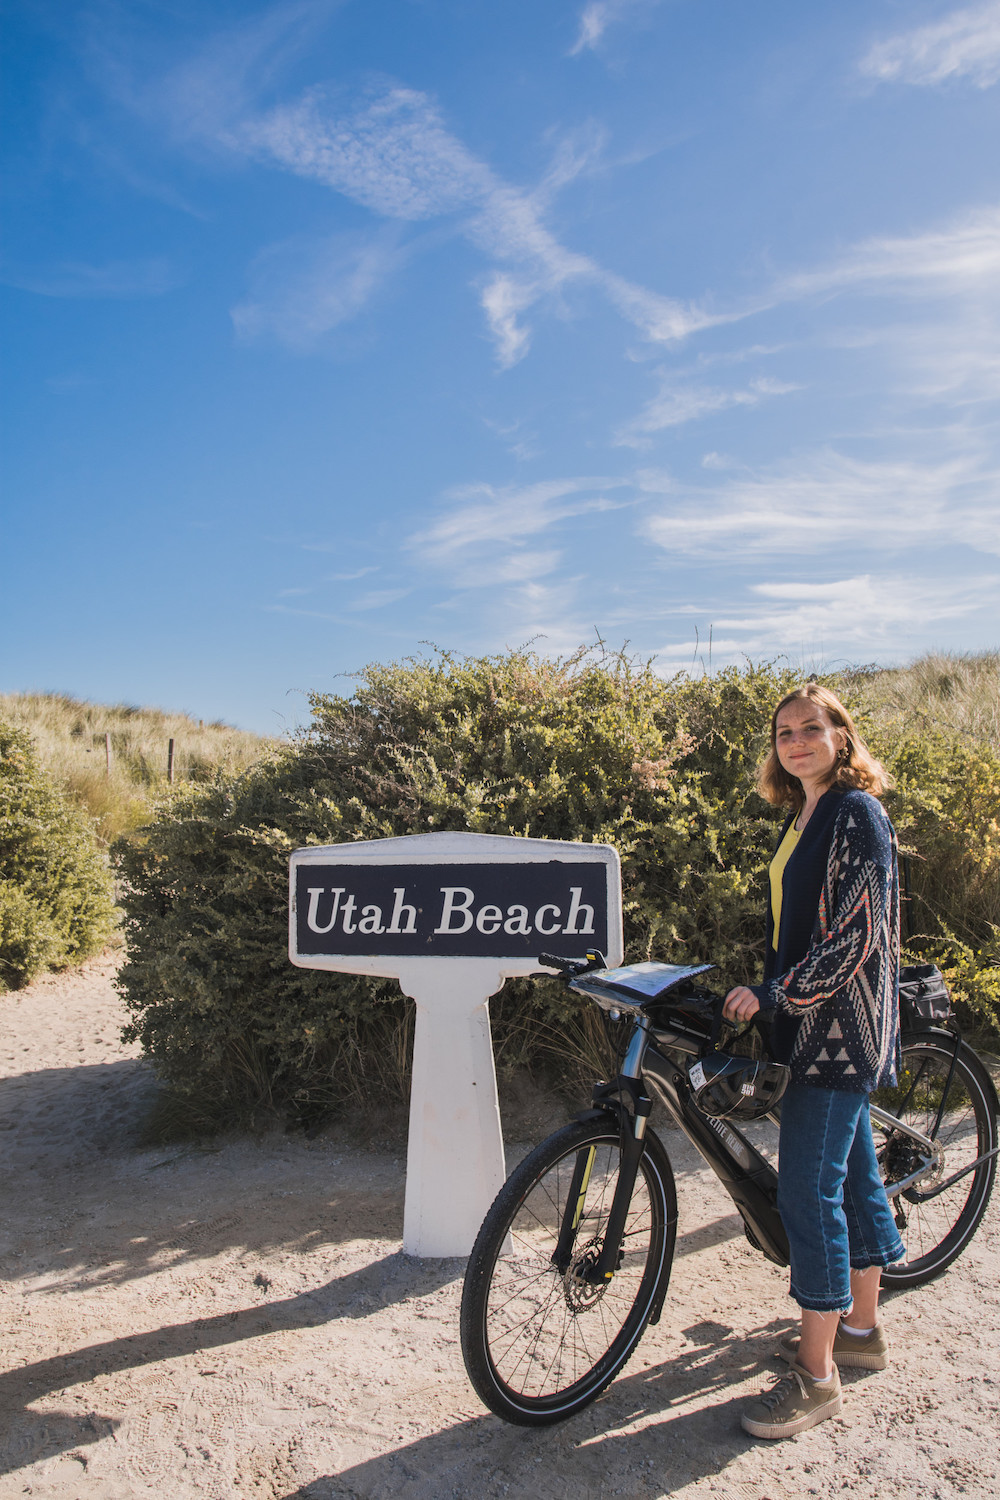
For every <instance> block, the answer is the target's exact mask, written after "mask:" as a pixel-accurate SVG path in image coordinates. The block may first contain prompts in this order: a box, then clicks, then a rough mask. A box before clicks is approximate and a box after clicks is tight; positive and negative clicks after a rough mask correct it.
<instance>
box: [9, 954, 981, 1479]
mask: <svg viewBox="0 0 1000 1500" xmlns="http://www.w3.org/2000/svg"><path fill="white" fill-rule="evenodd" d="M112 978H113V966H112V964H111V963H109V962H107V961H103V962H102V961H98V962H96V963H94V964H91V965H89V966H88V967H87V968H85V969H84V970H83V971H81V972H80V973H77V974H73V975H70V976H63V977H59V978H48V979H45V980H43V981H42V982H40V983H38V984H36V985H34V986H33V987H32V988H31V989H30V990H27V991H25V992H23V993H22V994H20V995H12V996H2V997H0V1192H2V1198H3V1205H4V1208H3V1223H2V1242H0V1309H2V1315H3V1327H4V1340H3V1351H4V1352H3V1359H2V1367H3V1371H4V1373H3V1374H2V1375H0V1429H2V1430H0V1497H3V1500H7V1497H13V1496H22V1495H33V1496H38V1497H45V1500H49V1497H51V1500H56V1497H60V1500H63V1497H65V1500H81V1497H82V1500H132V1497H140V1496H142V1497H145V1496H153V1495H156V1496H159V1497H161V1500H186V1497H188V1496H191V1497H195V1496H197V1497H219V1500H230V1497H238V1500H245V1497H258V1496H259V1497H261V1500H293V1497H296V1500H333V1497H348V1496H350V1497H365V1500H369V1497H371V1500H375V1497H383V1496H386V1497H388V1496H393V1497H400V1500H424V1497H427V1500H443V1497H450V1496H458V1497H463V1500H464V1497H473V1496H474V1497H477V1500H478V1497H480V1496H484V1497H485V1496H490V1497H493V1496H496V1497H503V1496H506V1497H510V1500H515V1497H517V1500H519V1497H521V1496H526V1497H527V1496H531V1497H538V1500H605V1497H609V1496H612V1495H624V1496H629V1497H642V1500H645V1497H659V1496H663V1495H666V1494H670V1495H677V1496H682V1497H684V1500H691V1497H695V1496H698V1497H702V1496H708V1495H715V1496H720V1497H731V1500H737V1497H738V1500H778V1497H779V1496H781V1497H783V1500H785V1497H789V1496H793V1497H798V1496H806V1495H809V1496H811V1495H819V1496H833V1495H834V1494H836V1495H842V1494H844V1493H853V1492H856V1493H857V1494H859V1495H864V1496H869V1495H872V1494H878V1495H879V1497H880V1500H895V1497H899V1500H903V1497H905V1500H909V1497H912V1496H927V1497H935V1500H936V1497H941V1500H950V1497H952V1496H974V1497H987V1496H989V1497H993V1496H995V1495H996V1494H998V1493H1000V1464H998V1447H1000V1444H998V1439H1000V1237H998V1234H997V1228H998V1212H1000V1204H998V1203H997V1202H996V1201H994V1203H993V1204H992V1205H991V1208H990V1211H989V1214H988V1217H987V1219H986V1221H985V1222H984V1224H983V1226H982V1227H981V1229H980V1231H979V1234H978V1236H977V1237H976V1239H975V1241H974V1242H973V1244H972V1247H971V1248H970V1250H969V1251H968V1252H967V1253H966V1255H965V1256H964V1257H963V1258H962V1259H961V1261H959V1262H958V1264H957V1265H956V1266H955V1267H954V1268H953V1269H952V1271H951V1272H950V1273H949V1274H948V1275H947V1276H945V1277H944V1278H943V1279H941V1280H940V1281H938V1282H936V1283H934V1284H932V1285H931V1286H929V1287H926V1288H922V1289H917V1290H915V1291H911V1292H909V1293H906V1294H902V1295H897V1296H894V1297H891V1298H890V1299H888V1302H887V1307H886V1321H887V1323H888V1325H889V1327H890V1331H891V1335H892V1338H893V1341H894V1345H895V1350H896V1354H897V1359H896V1362H895V1364H894V1365H893V1366H892V1368H890V1369H889V1370H888V1371H886V1372H885V1373H883V1374H880V1375H862V1374H860V1373H855V1374H848V1375H847V1376H846V1377H845V1387H846V1393H845V1394H846V1399H845V1409H844V1414H843V1417H842V1418H838V1419H835V1420H832V1421H829V1422H826V1423H824V1424H823V1425H822V1426H821V1427H818V1428H816V1429H814V1430H813V1431H812V1432H808V1433H803V1434H801V1435H800V1436H799V1437H797V1438H794V1439H792V1440H791V1441H789V1442H784V1443H776V1444H769V1445H768V1444H758V1443H754V1442H753V1441H752V1440H750V1439H748V1438H747V1437H746V1436H745V1435H744V1434H743V1433H742V1432H741V1430H740V1427H739V1421H738V1414H739V1410H740V1407H741V1404H742V1402H743V1401H744V1400H745V1398H746V1396H747V1394H748V1393H750V1392H752V1391H753V1390H755V1389H757V1388H758V1387H759V1386H760V1384H761V1383H762V1381H763V1380H764V1378H765V1377H770V1376H771V1375H772V1374H773V1372H774V1371H775V1370H776V1369H777V1368H778V1365H777V1362H776V1361H775V1360H774V1359H773V1357H772V1355H771V1350H772V1348H773V1342H774V1336H775V1333H776V1332H778V1331H781V1330H783V1329H784V1328H786V1327H788V1326H789V1324H790V1322H791V1318H792V1310H793V1309H792V1304H791V1303H790V1301H789V1299H788V1297H787V1295H786V1291H785V1275H784V1274H783V1273H782V1272H780V1271H778V1270H777V1269H776V1268H775V1267H772V1266H770V1265H769V1264H768V1263H767V1262H766V1261H764V1260H763V1259H762V1258H761V1257H760V1256H759V1255H756V1254H755V1253H754V1252H752V1251H751V1250H750V1249H749V1247H748V1246H747V1244H746V1242H745V1240H744V1239H743V1237H742V1234H741V1232H740V1226H739V1222H738V1220H737V1219H736V1217H735V1216H734V1214H733V1213H732V1212H731V1211H730V1204H729V1200H728V1199H727V1198H725V1197H724V1196H723V1195H722V1194H721V1192H720V1191H719V1189H718V1188H717V1187H716V1186H715V1184H714V1182H713V1180H712V1179H711V1177H710V1175H709V1174H708V1172H707V1171H705V1170H704V1168H702V1167H701V1164H700V1162H699V1161H698V1160H697V1159H696V1158H694V1157H693V1156H692V1154H691V1153H690V1151H689V1150H688V1149H686V1148H685V1147H684V1146H683V1143H681V1142H680V1141H679V1140H678V1137H677V1136H676V1135H674V1134H671V1135H668V1136H667V1141H668V1146H669V1149H670V1151H671V1154H672V1156H673V1158H674V1161H675V1167H676V1169H677V1172H678V1179H679V1181H678V1186H679V1191H680V1198H681V1222H680V1244H679V1255H678V1259H677V1261H676V1263H675V1268H674V1276H673V1280H672V1283H671V1290H670V1295H669V1297H668V1302H667V1307H666V1310H665V1313H664V1317H663V1320H662V1322H661V1323H660V1325H659V1326H658V1327H657V1328H655V1329H651V1330H650V1331H649V1332H648V1334H647V1335H646V1337H645V1339H644V1340H643V1342H642V1344H641V1345H640V1347H639V1350H638V1352H637V1354H636V1356H635V1357H634V1358H633V1360H632V1362H631V1363H630V1364H629V1366H628V1367H627V1368H626V1370H625V1372H624V1373H623V1375H622V1376H621V1377H620V1378H619V1379H618V1381H616V1382H615V1384H614V1385H613V1386H612V1387H611V1389H610V1390H609V1392H608V1393H607V1394H606V1396H605V1397H604V1398H603V1399H602V1400H600V1401H599V1402H597V1403H596V1404H595V1405H593V1406H592V1407H591V1408H590V1409H589V1410H588V1411H587V1412H585V1413H584V1414H582V1415H581V1416H579V1417H577V1418H575V1419H573V1420H571V1421H569V1422H567V1423H565V1424H563V1425H562V1426H559V1427H557V1428H552V1429H548V1430H540V1431H535V1430H529V1429H516V1428H512V1427H508V1426H506V1425H504V1424H503V1423H502V1422H500V1421H499V1420H497V1419H496V1418H495V1417H493V1416H491V1415H488V1414H486V1413H484V1411H483V1409H482V1407H481V1406H480V1405H479V1402H478V1401H477V1399H476V1397H475V1395H474V1394H473V1392H472V1391H471V1389H470V1388H469V1386H468V1384H467V1382H466V1379H465V1374H464V1370H463V1366H462V1360H461V1355H460V1352H459V1348H458V1342H457V1308H458V1301H459V1296H460V1291H461V1275H462V1269H463V1268H462V1265H461V1263H460V1262H458V1261H417V1260H412V1259H409V1258H408V1257H405V1256H404V1255H403V1254H402V1253H401V1248H400V1232H401V1221H402V1194H403V1165H404V1164H403V1160H402V1157H401V1154H400V1153H397V1154H396V1155H395V1156H393V1155H391V1154H386V1153H384V1152H383V1153H375V1152H371V1153H366V1152H364V1151H361V1150H359V1149H358V1148H357V1146H356V1145H350V1144H349V1143H348V1142H347V1141H346V1139H345V1138H342V1137H339V1136H338V1135H337V1133H336V1132H335V1131H334V1132H331V1133H329V1134H326V1135H324V1136H321V1137H320V1138H318V1139H316V1140H314V1141H306V1140H304V1139H303V1138H302V1137H291V1136H285V1135H281V1134H278V1133H274V1134H268V1135H265V1136H263V1137H261V1138H259V1139H245V1138H244V1139H237V1140H226V1141H222V1142H217V1143H215V1144H214V1145H213V1147H212V1148H211V1149H188V1150H182V1149H180V1148H173V1149H170V1148H165V1149H164V1148H161V1149H157V1150H149V1149H139V1148H138V1147H137V1146H136V1144H135V1130H136V1123H137V1121H138V1120H139V1118H140V1117H141V1114H142V1110H143V1108H144V1104H145V1101H146V1100H147V1099H148V1097H149V1093H150V1089H151V1087H152V1084H151V1080H150V1078H149V1076H148V1074H147V1073H146V1071H145V1070H144V1068H143V1067H142V1065H141V1063H139V1062H138V1061H137V1059H136V1057H135V1054H134V1050H131V1051H130V1050H129V1049H125V1048H123V1047H122V1045H121V1043H120V1042H119V1040H118V1030H119V1027H120V1024H121V1019H122V1017H121V1010H120V1004H119V1001H118V998H117V995H116V993H115V991H114V989H113V988H112V982H111V981H112ZM524 1149H525V1145H524V1143H522V1144H521V1145H520V1146H512V1147H511V1149H510V1152H509V1160H510V1161H513V1160H516V1159H517V1156H518V1155H519V1154H520V1153H522V1152H523V1150H524ZM998 1197H1000V1194H998Z"/></svg>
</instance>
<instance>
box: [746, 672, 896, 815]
mask: <svg viewBox="0 0 1000 1500" xmlns="http://www.w3.org/2000/svg"><path fill="white" fill-rule="evenodd" d="M803 698H805V699H809V700H810V701H811V702H813V703H815V704H816V705H817V706H818V707H820V708H822V709H824V710H825V712H826V714H827V717H828V718H829V719H830V720H831V722H832V723H833V724H834V725H835V726H836V727H837V728H838V729H842V730H843V731H844V733H845V734H846V736H847V744H846V745H845V746H844V747H843V749H842V750H841V751H840V753H839V755H838V756H837V763H836V765H835V766H834V768H833V770H832V771H831V772H830V775H829V777H828V779H827V783H826V789H827V790H828V789H829V788H830V787H832V786H842V787H857V788H858V789H860V790H861V791H863V792H871V793H872V795H873V796H875V797H880V796H881V795H882V793H883V792H884V791H887V790H888V788H889V787H891V786H892V785H893V780H892V777H891V776H890V774H889V772H888V771H887V770H886V769H885V767H884V766H883V765H881V764H880V763H879V761H877V760H876V759H875V757H874V755H873V754H872V753H871V751H870V750H869V748H868V746H867V745H866V744H865V742H864V740H863V739H862V738H861V736H860V734H858V731H857V730H856V729H855V727H854V720H853V719H852V718H851V716H850V714H849V713H848V711H847V709H846V708H845V707H844V705H843V704H842V703H841V701H840V699H839V698H838V697H837V695H836V693H831V691H830V689H829V688H825V687H821V686H820V684H819V683H818V682H805V683H803V684H802V686H801V687H797V688H796V689H795V691H794V692H792V693H786V695H785V697H784V698H782V700H781V702H780V703H779V704H778V706H777V708H776V709H775V710H774V713H773V714H772V715H771V750H770V753H769V754H768V757H767V759H766V760H765V761H764V764H763V765H762V766H761V768H760V770H759V771H758V772H757V790H758V791H759V792H760V795H761V796H762V797H764V798H765V799H766V800H767V801H768V802H771V803H773V804H774V806H776V807H782V806H784V807H792V808H794V809H795V811H796V812H798V810H799V808H800V807H801V806H802V804H803V803H804V802H805V800H806V799H805V793H804V792H803V790H802V783H801V781H800V780H799V778H798V777H797V776H790V775H789V773H788V772H787V771H786V770H785V768H784V766H783V765H782V764H781V762H780V760H779V759H778V751H777V748H776V745H777V732H778V715H779V714H780V713H781V710H782V709H783V708H787V707H788V705H789V703H796V702H799V701H801V700H802V699H803Z"/></svg>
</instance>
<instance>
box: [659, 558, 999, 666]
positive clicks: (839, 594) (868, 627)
mask: <svg viewBox="0 0 1000 1500" xmlns="http://www.w3.org/2000/svg"><path fill="white" fill-rule="evenodd" d="M998 586H1000V575H992V576H991V575H977V576H975V577H970V578H969V579H967V586H966V587H964V588H963V589H961V590H956V589H955V588H954V587H953V586H952V584H951V582H950V580H947V579H941V578H927V577H926V576H921V575H917V574H899V573H895V574H891V575H886V574H885V573H884V572H878V573H875V574H871V573H864V574H860V575H855V576H851V577H846V578H839V579H835V580H832V581H830V582H811V581H808V580H797V581H795V582H785V581H779V582H766V583H757V584H752V585H750V587H749V588H748V589H747V595H748V596H749V597H748V598H747V599H746V603H745V605H744V607H743V608H742V610H740V611H739V612H734V611H727V610H720V611H718V612H717V613H716V614H714V616H713V618H712V645H711V649H712V661H713V663H714V664H716V665H721V664H723V663H725V662H727V661H732V660H738V659H740V658H741V657H746V656H751V657H754V656H756V657H760V656H768V655H773V654H775V653H780V654H782V655H786V656H789V657H792V658H793V659H800V658H803V657H805V658H810V657H811V658H813V659H815V660H818V661H823V660H827V661H828V660H829V659H830V655H831V653H833V654H836V655H837V656H840V657H843V656H848V657H849V658H851V657H854V658H857V657H860V658H861V659H862V660H870V659H871V655H872V653H873V652H876V651H877V652H878V653H879V654H880V655H881V656H883V657H885V656H887V655H888V656H892V655H898V656H907V655H910V654H911V652H912V649H913V640H914V636H915V634H917V633H918V632H919V633H920V635H921V636H923V633H924V632H925V630H926V627H927V626H928V625H934V624H937V623H938V622H943V621H946V620H957V619H961V618H963V617H966V616H969V615H973V614H976V613H977V612H979V611H981V610H983V609H988V608H989V607H990V605H991V604H992V602H993V600H994V599H995V597H996V591H997V588H998ZM689 612H690V613H694V612H695V611H694V610H693V608H692V609H690V610H689ZM697 612H698V613H700V614H703V613H704V606H703V605H701V606H699V608H698V611H697ZM702 645H703V647H704V646H705V641H704V637H703V639H702ZM657 656H658V658H659V659H660V661H661V663H662V664H663V665H669V664H681V663H686V662H688V661H690V659H691V645H690V643H688V644H686V645H683V646H682V645H678V644H674V643H670V644H668V645H665V646H662V647H661V648H660V650H659V651H658V652H657Z"/></svg>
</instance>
